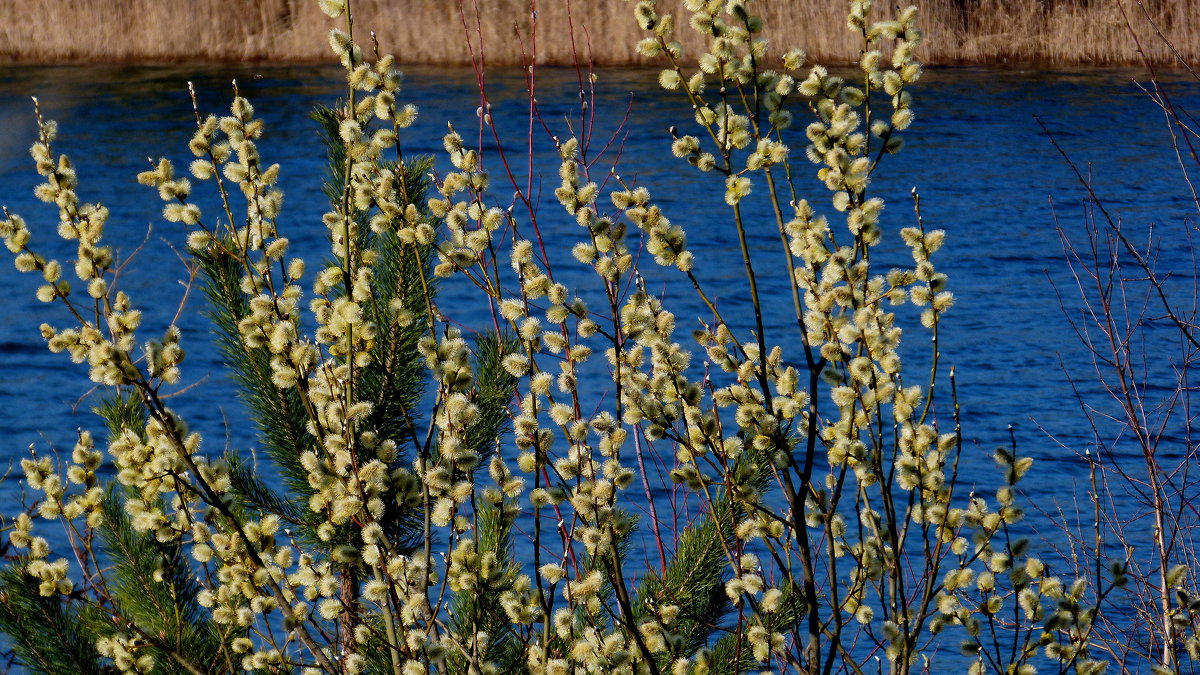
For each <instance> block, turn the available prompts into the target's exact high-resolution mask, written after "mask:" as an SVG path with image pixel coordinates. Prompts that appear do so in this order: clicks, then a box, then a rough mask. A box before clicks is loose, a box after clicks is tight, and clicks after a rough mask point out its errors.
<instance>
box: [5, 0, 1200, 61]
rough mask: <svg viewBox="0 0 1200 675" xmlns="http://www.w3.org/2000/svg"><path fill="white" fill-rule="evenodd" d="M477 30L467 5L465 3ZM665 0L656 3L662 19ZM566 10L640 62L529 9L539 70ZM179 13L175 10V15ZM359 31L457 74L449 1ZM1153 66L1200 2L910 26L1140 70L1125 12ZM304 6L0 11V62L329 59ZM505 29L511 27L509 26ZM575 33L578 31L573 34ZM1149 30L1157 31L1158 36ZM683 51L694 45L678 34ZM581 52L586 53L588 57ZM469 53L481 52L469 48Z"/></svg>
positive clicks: (214, 1) (369, 16)
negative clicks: (533, 14)
mask: <svg viewBox="0 0 1200 675" xmlns="http://www.w3.org/2000/svg"><path fill="white" fill-rule="evenodd" d="M474 1H475V2H476V3H477V6H478V10H479V14H480V16H481V17H482V21H481V22H480V23H481V24H482V25H483V29H482V37H483V44H484V46H485V48H486V52H487V57H488V61H489V62H490V63H492V64H496V65H499V64H512V63H519V62H522V61H523V60H524V58H523V56H522V53H523V52H525V53H528V52H530V51H532V48H533V45H532V44H531V42H530V41H529V39H528V35H529V32H530V31H529V28H530V23H531V16H530V12H529V11H528V0H474ZM465 4H466V6H467V12H468V16H467V20H468V23H469V24H470V25H471V26H472V32H473V31H474V25H475V20H474V17H473V13H474V9H473V6H474V5H473V0H466V2H465ZM672 4H674V5H677V4H679V2H678V1H676V2H667V3H664V9H666V8H667V6H670V5H672ZM568 5H570V7H571V11H570V14H571V15H573V24H574V27H575V43H576V47H577V48H578V50H579V52H580V53H583V54H587V53H590V54H592V55H593V57H594V59H595V61H596V63H598V64H602V65H623V64H636V63H642V62H644V61H645V59H643V58H642V57H640V56H638V55H637V53H636V52H635V50H634V47H633V45H634V44H635V43H636V42H637V40H638V38H639V37H640V36H639V34H638V30H637V27H636V26H634V25H633V22H631V21H629V19H628V12H629V7H628V5H627V4H626V3H625V2H622V1H621V0H603V1H599V2H598V1H596V0H591V1H585V0H574V1H573V2H568V0H541V1H540V2H538V19H537V22H538V30H537V53H538V61H539V62H541V63H548V64H565V63H570V62H571V60H572V44H571V39H570V37H571V32H570V31H569V30H568V26H569V24H570V23H571V18H572V17H571V16H569V14H568V11H567V8H568ZM181 6H182V7H185V8H186V9H182V8H181ZM355 6H356V14H357V16H358V18H359V21H360V25H363V26H371V27H373V28H375V29H376V30H377V31H378V33H379V36H380V40H381V42H382V43H383V47H384V48H385V49H387V50H389V51H395V53H396V54H397V56H398V57H399V58H401V59H402V60H403V61H404V62H406V63H444V64H452V63H462V62H464V61H465V60H466V58H467V57H466V50H464V48H463V40H464V35H465V34H466V33H465V32H464V27H463V20H462V17H461V16H460V14H459V9H458V3H457V2H455V1H454V0H393V1H391V2H389V1H388V0H356V2H355ZM1122 6H1123V7H1124V15H1126V16H1128V19H1129V22H1130V24H1131V25H1132V26H1133V28H1134V30H1135V31H1136V33H1137V34H1138V35H1139V37H1140V38H1141V44H1142V46H1143V47H1144V48H1145V51H1146V55H1147V57H1149V58H1150V59H1152V60H1154V61H1156V62H1160V63H1167V62H1170V61H1172V60H1174V57H1173V54H1172V52H1171V51H1170V48H1169V47H1167V46H1166V44H1164V42H1163V41H1162V40H1159V39H1156V37H1155V31H1156V30H1159V31H1161V32H1162V33H1163V35H1164V36H1165V37H1166V38H1167V41H1168V42H1170V43H1171V44H1173V45H1175V47H1176V48H1177V49H1178V50H1179V52H1180V53H1181V54H1182V56H1183V57H1184V58H1185V59H1187V60H1189V61H1194V60H1196V57H1197V56H1200V39H1198V38H1197V36H1198V35H1200V2H1195V1H1194V0H1140V1H1139V0H927V1H926V2H925V3H924V4H923V5H922V14H923V17H922V19H921V25H922V26H923V27H924V30H925V33H926V39H925V41H924V43H923V46H922V48H921V52H922V54H921V59H922V61H924V62H926V63H933V64H954V63H997V62H1000V63H1003V62H1018V63H1019V62H1051V63H1060V64H1072V63H1074V64H1129V63H1136V62H1138V61H1139V60H1140V57H1139V56H1138V54H1137V51H1136V47H1135V46H1134V41H1133V40H1131V39H1130V32H1129V29H1128V28H1127V26H1126V20H1125V18H1124V16H1123V14H1122ZM757 11H758V12H759V13H761V14H762V16H763V18H764V19H766V21H767V22H768V23H769V24H771V25H774V26H777V27H779V28H781V30H780V31H779V32H778V34H779V35H784V36H787V42H788V43H789V44H794V45H802V46H803V47H804V48H805V49H806V50H807V51H808V53H809V54H810V55H811V56H813V57H816V58H817V59H818V60H822V61H824V62H837V61H839V60H841V61H848V60H852V59H854V60H856V59H857V57H858V50H859V48H860V45H859V44H858V42H857V41H856V40H855V39H854V35H853V34H852V33H851V32H849V31H847V30H846V29H845V20H846V19H845V3H844V2H840V1H838V0H762V1H761V2H760V3H759V4H758V7H757ZM318 14H319V10H318V9H317V7H316V4H315V3H312V2H306V1H304V0H260V1H257V2H245V1H244V0H195V1H194V2H187V3H182V5H181V3H174V2H163V1H162V0H123V1H122V2H111V0H82V1H81V0H38V1H37V2H19V1H18V0H0V61H9V62H13V61H16V62H27V63H39V62H40V63H62V62H164V61H175V62H179V61H242V60H251V61H273V62H325V61H327V60H328V55H327V53H326V52H327V51H328V48H327V47H326V40H325V35H324V33H323V31H324V28H323V27H324V25H325V24H324V22H323V21H321V19H320V17H319V16H317V15H318ZM511 17H522V18H521V19H519V20H514V19H512V18H511ZM584 27H587V28H586V31H585V30H584ZM1156 27H1157V28H1156ZM679 35H680V37H681V38H683V41H684V43H685V44H684V47H685V49H686V53H691V54H696V53H699V51H700V47H699V45H698V44H696V43H697V40H698V38H697V37H696V36H695V35H694V34H693V33H691V32H690V31H680V33H679ZM589 41H590V44H591V49H590V51H589V50H588V48H587V45H588V43H589ZM472 42H476V43H477V42H478V40H477V36H475V35H473V36H472Z"/></svg>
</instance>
